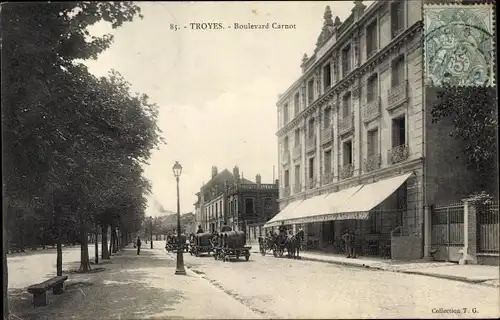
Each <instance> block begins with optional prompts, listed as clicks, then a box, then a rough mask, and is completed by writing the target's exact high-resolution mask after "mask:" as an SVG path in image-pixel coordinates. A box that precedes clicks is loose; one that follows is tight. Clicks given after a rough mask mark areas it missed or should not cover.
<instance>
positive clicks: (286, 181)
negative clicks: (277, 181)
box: [285, 170, 290, 188]
mask: <svg viewBox="0 0 500 320" xmlns="http://www.w3.org/2000/svg"><path fill="white" fill-rule="evenodd" d="M289 186H290V172H289V171H288V170H285V188H288V187H289Z"/></svg>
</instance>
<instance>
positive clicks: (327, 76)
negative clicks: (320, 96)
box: [323, 63, 332, 92]
mask: <svg viewBox="0 0 500 320" xmlns="http://www.w3.org/2000/svg"><path fill="white" fill-rule="evenodd" d="M331 85H332V67H331V65H330V64H329V63H328V64H327V65H326V66H324V67H323V92H326V91H327V90H328V89H329V88H330V86H331Z"/></svg>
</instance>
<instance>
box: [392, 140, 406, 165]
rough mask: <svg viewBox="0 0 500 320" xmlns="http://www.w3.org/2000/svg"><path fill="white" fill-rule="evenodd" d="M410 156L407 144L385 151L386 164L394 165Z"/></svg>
mask: <svg viewBox="0 0 500 320" xmlns="http://www.w3.org/2000/svg"><path fill="white" fill-rule="evenodd" d="M409 155H410V149H409V148H408V145H407V144H402V145H399V146H397V147H394V148H392V149H389V150H387V162H389V163H390V164H395V163H398V162H402V161H405V160H406V159H408V156H409Z"/></svg>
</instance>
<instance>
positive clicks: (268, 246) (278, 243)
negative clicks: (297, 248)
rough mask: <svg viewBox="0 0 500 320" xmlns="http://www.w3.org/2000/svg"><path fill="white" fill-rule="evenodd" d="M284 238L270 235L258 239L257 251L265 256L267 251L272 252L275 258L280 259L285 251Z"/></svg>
mask: <svg viewBox="0 0 500 320" xmlns="http://www.w3.org/2000/svg"><path fill="white" fill-rule="evenodd" d="M286 239H287V238H286V236H282V235H272V236H268V237H259V251H260V253H261V254H262V255H263V256H265V255H266V253H267V251H272V252H273V255H274V256H275V257H282V256H283V253H284V252H285V249H286Z"/></svg>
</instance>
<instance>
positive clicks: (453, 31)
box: [424, 4, 496, 86]
mask: <svg viewBox="0 0 500 320" xmlns="http://www.w3.org/2000/svg"><path fill="white" fill-rule="evenodd" d="M494 19H495V17H494V6H493V5H491V4H484V5H455V4H443V5H424V28H425V31H424V33H425V35H424V37H425V40H424V41H425V42H424V55H425V58H424V60H425V72H426V75H425V77H426V81H427V83H429V82H430V83H431V84H432V85H434V86H443V85H452V86H494V85H495V71H494V70H495V60H496V52H495V51H496V49H495V36H494V26H495V21H494Z"/></svg>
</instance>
